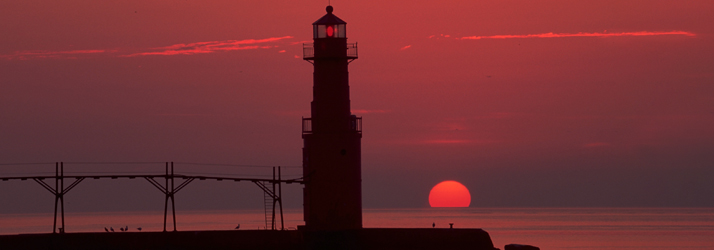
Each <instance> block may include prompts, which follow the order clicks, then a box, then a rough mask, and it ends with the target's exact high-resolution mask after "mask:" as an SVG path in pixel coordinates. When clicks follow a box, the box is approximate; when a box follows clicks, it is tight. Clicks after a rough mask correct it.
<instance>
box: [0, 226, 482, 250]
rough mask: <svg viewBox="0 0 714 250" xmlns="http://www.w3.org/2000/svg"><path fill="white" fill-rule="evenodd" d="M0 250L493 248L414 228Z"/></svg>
mask: <svg viewBox="0 0 714 250" xmlns="http://www.w3.org/2000/svg"><path fill="white" fill-rule="evenodd" d="M0 248H2V249H19V250H24V249H27V250H40V249H42V250H90V249H92V250H94V249H103V250H120V249H122V250H123V249H133V250H212V249H217V250H218V249H220V250H222V249H232V250H236V249H265V250H272V249H275V250H292V249H300V250H313V249H332V250H334V249H355V250H359V249H364V250H387V249H395V250H400V249H404V250H407V249H409V250H413V249H454V250H458V249H464V250H465V249H469V250H493V249H495V248H494V247H493V243H492V242H491V238H490V236H489V235H488V233H487V232H486V231H484V230H481V229H416V228H414V229H412V228H365V229H356V230H341V231H305V230H289V231H277V230H275V231H273V230H233V231H186V232H117V233H64V234H21V235H0Z"/></svg>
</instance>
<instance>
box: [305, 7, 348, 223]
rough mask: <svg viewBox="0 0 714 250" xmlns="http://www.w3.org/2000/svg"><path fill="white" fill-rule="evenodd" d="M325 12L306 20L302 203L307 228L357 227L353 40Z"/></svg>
mask: <svg viewBox="0 0 714 250" xmlns="http://www.w3.org/2000/svg"><path fill="white" fill-rule="evenodd" d="M326 10H327V14H326V15H324V16H323V17H322V18H320V19H319V20H317V21H316V22H314V23H313V24H312V26H313V39H314V43H313V44H305V45H303V53H304V54H303V59H305V60H306V61H308V62H310V63H312V64H313V66H314V73H313V89H312V91H313V100H312V103H311V105H310V109H311V113H312V117H310V118H303V121H302V138H303V140H304V147H303V176H304V177H305V189H304V194H303V202H304V204H303V206H304V213H305V214H304V216H305V227H306V228H307V229H308V230H345V229H359V228H362V183H361V182H362V174H361V144H360V143H361V142H360V141H361V139H362V118H361V117H357V116H355V115H352V113H351V112H350V86H349V76H348V71H347V66H348V64H349V63H350V62H352V61H353V60H355V59H357V44H356V43H353V44H349V43H347V33H346V30H345V28H346V25H347V23H346V22H345V21H342V20H341V19H340V18H338V17H337V16H335V15H333V14H332V11H333V8H332V6H327V9H326Z"/></svg>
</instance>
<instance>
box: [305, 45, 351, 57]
mask: <svg viewBox="0 0 714 250" xmlns="http://www.w3.org/2000/svg"><path fill="white" fill-rule="evenodd" d="M346 50H347V53H346V58H347V59H357V43H347V48H346ZM302 58H303V59H305V60H313V59H315V44H313V43H303V44H302Z"/></svg>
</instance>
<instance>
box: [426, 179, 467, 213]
mask: <svg viewBox="0 0 714 250" xmlns="http://www.w3.org/2000/svg"><path fill="white" fill-rule="evenodd" d="M470 204H471V193H469V189H468V188H466V186H464V185H463V184H461V183H459V182H458V181H451V180H448V181H442V182H440V183H439V184H436V186H434V187H433V188H431V192H429V205H430V206H431V207H468V206H469V205H470Z"/></svg>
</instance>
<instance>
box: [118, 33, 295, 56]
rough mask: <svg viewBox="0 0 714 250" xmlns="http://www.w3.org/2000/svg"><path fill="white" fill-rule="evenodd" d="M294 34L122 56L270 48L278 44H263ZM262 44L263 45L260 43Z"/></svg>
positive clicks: (186, 45)
mask: <svg viewBox="0 0 714 250" xmlns="http://www.w3.org/2000/svg"><path fill="white" fill-rule="evenodd" d="M290 38H293V37H292V36H283V37H271V38H265V39H246V40H226V41H210V42H196V43H188V44H183V43H179V44H174V45H170V46H165V47H158V48H153V50H154V51H149V52H139V53H133V54H128V55H122V56H121V57H135V56H152V55H163V56H171V55H194V54H206V53H213V52H216V51H231V50H246V49H269V48H274V47H276V46H271V45H262V44H264V43H270V42H276V41H280V40H283V39H290ZM258 44H261V45H258Z"/></svg>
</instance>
